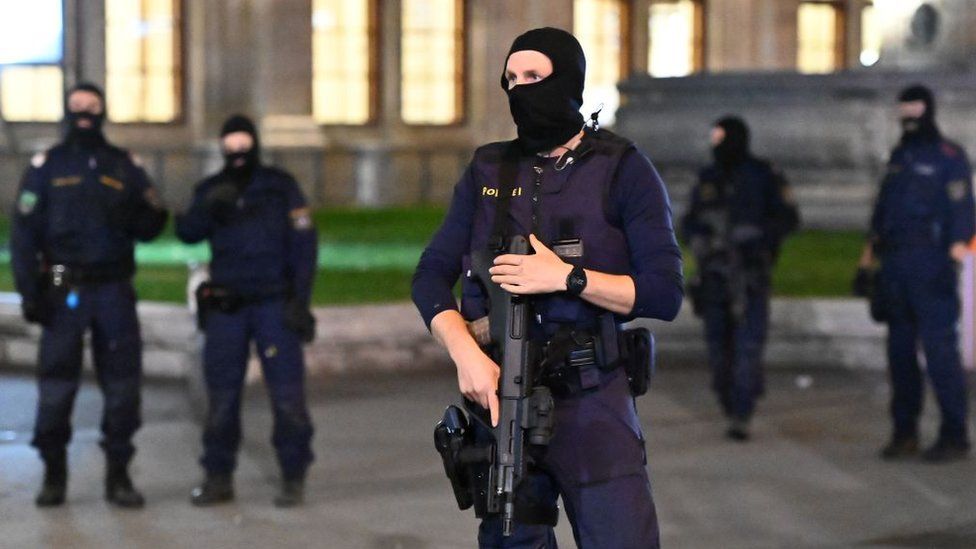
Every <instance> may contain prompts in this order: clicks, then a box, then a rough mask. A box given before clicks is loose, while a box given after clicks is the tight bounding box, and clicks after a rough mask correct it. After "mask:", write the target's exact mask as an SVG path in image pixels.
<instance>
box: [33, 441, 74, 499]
mask: <svg viewBox="0 0 976 549" xmlns="http://www.w3.org/2000/svg"><path fill="white" fill-rule="evenodd" d="M67 489H68V460H67V457H66V456H65V455H64V454H63V453H62V454H60V455H55V456H48V457H46V458H45V459H44V484H43V485H42V486H41V491H40V492H38V494H37V498H35V499H34V503H35V504H36V505H37V506H38V507H55V506H58V505H61V504H63V503H64V496H65V492H67Z"/></svg>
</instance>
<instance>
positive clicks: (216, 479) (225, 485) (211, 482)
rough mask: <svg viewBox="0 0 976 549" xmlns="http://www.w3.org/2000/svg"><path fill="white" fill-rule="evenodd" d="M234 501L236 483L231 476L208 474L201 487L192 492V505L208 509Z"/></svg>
mask: <svg viewBox="0 0 976 549" xmlns="http://www.w3.org/2000/svg"><path fill="white" fill-rule="evenodd" d="M233 499H234V482H233V481H232V480H231V476H230V475H217V474H209V473H208V474H207V478H205V479H204V480H203V483H202V484H201V485H200V486H197V487H196V488H194V489H193V491H192V492H190V503H192V504H193V505H196V506H197V507H207V506H210V505H217V504H220V503H227V502H229V501H233Z"/></svg>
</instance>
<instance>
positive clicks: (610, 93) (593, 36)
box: [573, 0, 627, 124]
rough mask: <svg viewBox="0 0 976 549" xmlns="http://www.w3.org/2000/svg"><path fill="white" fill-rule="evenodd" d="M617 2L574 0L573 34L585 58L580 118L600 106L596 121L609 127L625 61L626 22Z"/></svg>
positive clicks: (620, 3)
mask: <svg viewBox="0 0 976 549" xmlns="http://www.w3.org/2000/svg"><path fill="white" fill-rule="evenodd" d="M625 9H626V8H625V6H624V3H623V2H622V1H621V0H576V1H575V2H574V3H573V34H574V35H576V38H577V39H578V40H579V42H580V45H581V46H583V52H584V53H585V54H586V85H585V87H584V91H583V114H584V115H586V116H589V114H590V112H591V111H595V110H596V109H598V108H599V107H600V105H601V104H602V105H603V110H602V111H601V114H600V120H601V121H602V122H604V123H607V124H610V123H612V122H613V117H614V113H615V112H616V110H617V106H618V105H619V104H620V93H619V92H618V91H617V83H618V82H620V79H621V75H622V74H623V72H624V67H625V66H626V62H627V59H626V57H625V51H626V50H624V39H625V37H626V34H625V31H624V29H626V24H627V19H626V12H625Z"/></svg>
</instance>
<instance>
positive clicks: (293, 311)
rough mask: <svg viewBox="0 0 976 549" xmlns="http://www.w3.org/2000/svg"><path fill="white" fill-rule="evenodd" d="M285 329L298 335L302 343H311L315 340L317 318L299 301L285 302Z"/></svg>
mask: <svg viewBox="0 0 976 549" xmlns="http://www.w3.org/2000/svg"><path fill="white" fill-rule="evenodd" d="M285 327H286V328H288V329H289V330H291V331H293V332H295V333H296V334H298V337H299V338H301V340H302V343H311V342H312V340H313V339H315V316H313V315H312V311H310V310H309V308H308V306H306V305H305V304H304V303H302V302H301V301H299V300H298V299H294V298H293V299H289V300H288V301H287V302H285Z"/></svg>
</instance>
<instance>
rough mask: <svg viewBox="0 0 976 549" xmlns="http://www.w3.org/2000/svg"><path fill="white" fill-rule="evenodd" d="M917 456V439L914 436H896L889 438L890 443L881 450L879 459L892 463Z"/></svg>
mask: <svg viewBox="0 0 976 549" xmlns="http://www.w3.org/2000/svg"><path fill="white" fill-rule="evenodd" d="M916 454H918V437H917V436H915V435H898V434H896V435H895V436H893V437H891V442H889V443H888V444H887V445H885V447H884V448H882V449H881V459H885V460H889V461H893V460H896V459H905V458H910V457H914V456H915V455H916Z"/></svg>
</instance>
